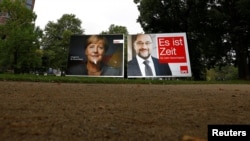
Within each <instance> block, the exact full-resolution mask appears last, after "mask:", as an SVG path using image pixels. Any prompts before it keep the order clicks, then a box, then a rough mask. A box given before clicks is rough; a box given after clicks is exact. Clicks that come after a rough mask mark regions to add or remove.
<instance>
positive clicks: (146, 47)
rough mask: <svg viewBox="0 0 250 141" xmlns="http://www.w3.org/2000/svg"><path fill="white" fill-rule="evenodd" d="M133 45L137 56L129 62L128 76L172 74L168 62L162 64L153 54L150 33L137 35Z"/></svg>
mask: <svg viewBox="0 0 250 141" xmlns="http://www.w3.org/2000/svg"><path fill="white" fill-rule="evenodd" d="M133 47H134V50H135V53H136V56H135V57H133V58H132V60H131V61H129V62H128V68H127V75H128V76H143V77H154V76H169V75H172V72H171V70H170V67H169V65H168V64H166V63H165V64H160V63H159V60H158V59H157V58H155V57H153V56H151V52H152V49H153V45H152V38H151V36H150V35H149V34H138V35H136V38H135V41H134V43H133Z"/></svg>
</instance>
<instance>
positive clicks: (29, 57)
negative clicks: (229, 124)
mask: <svg viewBox="0 0 250 141" xmlns="http://www.w3.org/2000/svg"><path fill="white" fill-rule="evenodd" d="M0 10H1V12H3V13H7V14H8V17H7V20H6V22H5V23H4V24H2V25H0V31H1V32H0V35H4V36H5V37H6V38H4V39H3V40H1V43H0V69H1V70H2V71H5V70H8V69H10V70H12V69H13V70H14V72H15V73H26V72H29V71H32V70H33V69H35V68H36V67H38V66H39V65H40V63H41V60H40V57H39V55H38V54H37V50H38V49H39V43H38V38H37V33H36V32H37V31H38V30H36V29H35V25H34V22H35V19H36V15H35V13H33V12H32V11H31V10H29V9H27V8H26V7H25V5H24V4H23V1H11V0H3V1H2V2H1V3H0Z"/></svg>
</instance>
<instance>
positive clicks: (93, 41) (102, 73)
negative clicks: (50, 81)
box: [66, 35, 124, 77]
mask: <svg viewBox="0 0 250 141" xmlns="http://www.w3.org/2000/svg"><path fill="white" fill-rule="evenodd" d="M66 76H83V77H123V76H124V36H123V35H73V36H71V39H70V48H69V53H68V63H67V71H66Z"/></svg>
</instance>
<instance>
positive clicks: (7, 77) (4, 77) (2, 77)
mask: <svg viewBox="0 0 250 141" xmlns="http://www.w3.org/2000/svg"><path fill="white" fill-rule="evenodd" d="M0 81H28V82H51V83H54V82H55V83H59V82H60V83H103V84H250V81H243V80H226V81H193V80H189V79H186V80H185V79H183V78H182V79H177V78H171V79H170V78H169V79H165V80H159V79H150V78H146V79H145V78H137V79H128V78H117V77H73V76H54V75H48V76H42V75H34V74H0Z"/></svg>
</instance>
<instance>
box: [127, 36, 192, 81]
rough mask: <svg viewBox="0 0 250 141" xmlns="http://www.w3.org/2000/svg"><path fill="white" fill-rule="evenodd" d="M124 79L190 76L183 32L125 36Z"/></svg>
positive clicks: (186, 46)
mask: <svg viewBox="0 0 250 141" xmlns="http://www.w3.org/2000/svg"><path fill="white" fill-rule="evenodd" d="M127 53H128V55H127V75H128V78H138V77H139V78H140V77H191V67H190V60H189V52H188V45H187V39H186V34H185V33H165V34H137V35H129V36H128V47H127Z"/></svg>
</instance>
